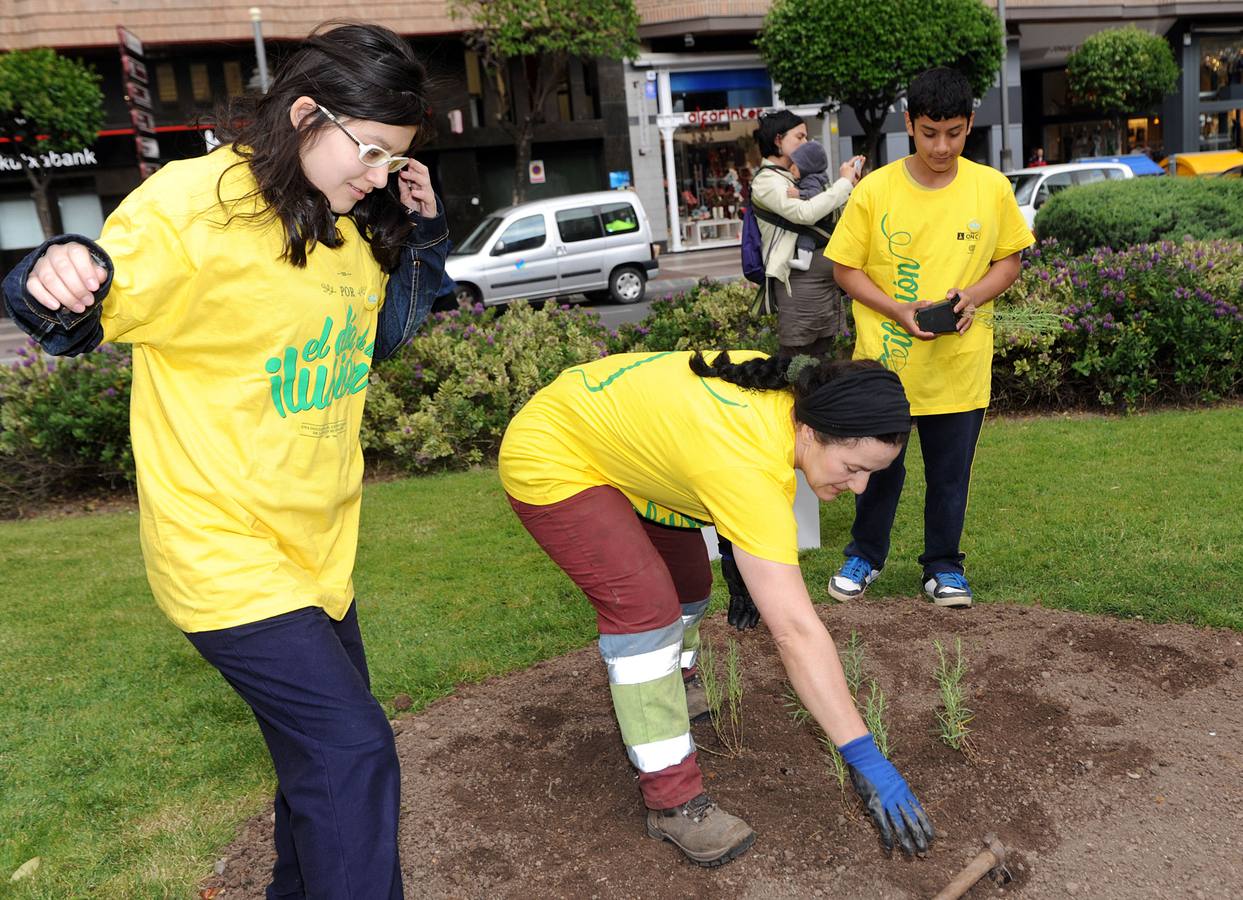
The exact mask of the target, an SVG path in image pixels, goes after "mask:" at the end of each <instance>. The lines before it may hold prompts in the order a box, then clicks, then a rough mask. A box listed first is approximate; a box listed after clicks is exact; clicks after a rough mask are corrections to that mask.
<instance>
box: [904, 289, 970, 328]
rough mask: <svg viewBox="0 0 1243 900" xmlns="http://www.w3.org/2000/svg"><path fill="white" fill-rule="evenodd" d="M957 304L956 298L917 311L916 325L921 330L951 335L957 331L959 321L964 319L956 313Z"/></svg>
mask: <svg viewBox="0 0 1243 900" xmlns="http://www.w3.org/2000/svg"><path fill="white" fill-rule="evenodd" d="M957 302H958V298H957V297H955V298H954V299H953V300H942V301H941V302H940V303H934V304H932V305H931V306H925V307H924V308H923V309H917V310H915V324H916V325H918V326H919V327H920V329H921V330H923V331H930V332H932V333H933V334H951V333H953V332H955V331H957V330H958V327H957V326H958V320H959V319H961V318H962V315H961V314H960V313H956V312H954V304H955V303H957Z"/></svg>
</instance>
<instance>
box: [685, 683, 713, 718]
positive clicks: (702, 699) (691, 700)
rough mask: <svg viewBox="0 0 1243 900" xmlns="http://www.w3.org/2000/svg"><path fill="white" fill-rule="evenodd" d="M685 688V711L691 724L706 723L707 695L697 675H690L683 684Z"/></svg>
mask: <svg viewBox="0 0 1243 900" xmlns="http://www.w3.org/2000/svg"><path fill="white" fill-rule="evenodd" d="M683 684H684V685H685V686H686V711H687V713H688V714H689V715H690V718H691V721H692V722H706V721H708V718H709V716H708V693H707V691H705V690H704V683H703V682H702V681H700V680H699V675H698V674H695V675H692V676H691V677H690V678H688V679H686V681H684V682H683Z"/></svg>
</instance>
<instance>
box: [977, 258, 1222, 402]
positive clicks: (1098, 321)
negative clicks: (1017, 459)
mask: <svg viewBox="0 0 1243 900" xmlns="http://www.w3.org/2000/svg"><path fill="white" fill-rule="evenodd" d="M998 303H999V304H1000V305H1001V308H1003V309H1004V308H1005V307H1006V306H1007V305H1014V306H1017V307H1019V308H1022V307H1029V306H1030V307H1033V308H1036V309H1041V310H1046V311H1052V312H1056V313H1058V314H1060V315H1061V316H1062V317H1063V321H1062V323H1061V333H1059V334H1055V335H1046V336H1044V337H1041V338H1022V337H1019V336H1016V335H1014V334H1009V335H1006V334H1004V333H1002V332H1001V331H998V333H997V335H996V337H995V339H994V345H995V357H994V363H993V395H994V398H995V399H996V401H997V402H998V405H1000V406H1002V407H1009V408H1016V407H1021V406H1025V405H1029V404H1035V405H1041V406H1065V405H1072V406H1083V405H1101V406H1106V407H1125V408H1126V409H1135V408H1138V407H1142V406H1145V405H1149V404H1154V403H1203V402H1214V401H1217V400H1221V399H1223V398H1231V397H1237V396H1239V394H1240V392H1241V390H1243V244H1240V243H1239V242H1237V241H1227V240H1216V241H1187V242H1182V243H1176V242H1172V241H1163V242H1160V243H1154V244H1138V245H1136V246H1132V247H1128V248H1126V249H1124V250H1113V249H1112V248H1110V247H1101V248H1098V249H1096V250H1093V251H1091V252H1089V253H1085V254H1082V255H1077V256H1076V255H1070V254H1067V253H1065V252H1062V251H1061V249H1060V248H1059V247H1058V246H1057V245H1056V243H1053V242H1046V243H1044V244H1042V245H1041V246H1040V247H1039V248H1035V249H1033V250H1032V251H1030V253H1029V254H1028V255H1027V257H1026V258H1025V259H1024V260H1023V270H1022V274H1021V276H1020V278H1019V280H1018V281H1017V282H1015V284H1014V286H1013V287H1011V288H1010V290H1009V291H1008V292H1007V293H1006V294H1005V295H1003V296H1002V297H1001V298H1000V299H999V300H998Z"/></svg>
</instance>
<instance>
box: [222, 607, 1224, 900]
mask: <svg viewBox="0 0 1243 900" xmlns="http://www.w3.org/2000/svg"><path fill="white" fill-rule="evenodd" d="M820 612H821V616H822V617H823V618H824V619H825V621H826V622H827V623H828V625H829V627H830V629H831V630H832V631H833V633H834V636H835V637H836V638H837V639H838V641H839V642H841V641H843V640H844V639H845V638H846V637H847V636H848V635H849V633H850V631H851V630H852V629H857V630H858V631H859V632H860V634H861V636H862V637H863V640H864V646H865V651H866V668H867V669H868V671H869V674H871V675H872V676H873V677H875V678H877V680H878V681H879V682H880V684H881V686H882V687H883V688H884V690H885V692H886V694H887V695H888V697H889V699H890V702H891V707H892V714H891V717H890V731H891V734H892V735H893V739H894V742H895V747H894V751H893V754H892V755H893V759H894V761H895V763H896V764H897V766H898V767H899V769H900V770H902V772H903V773H904V774H905V775H906V777H907V779H908V780H909V781H910V783H911V785H912V786H913V787H914V789H915V791H916V793H917V795H918V796H919V797H920V799H921V800H922V802H923V804H924V806H925V808H926V809H927V810H928V811H929V812H930V814H931V816H932V819H933V821H934V823H935V825H936V827H937V830H938V832H939V839H938V841H937V842H936V843H935V844H934V848H933V852H932V853H931V854H930V855H929V856H928V857H927V858H926V859H922V860H913V861H912V860H906V859H904V858H902V857H901V855H900V854H899V855H896V856H894V857H892V858H889V857H887V856H886V855H885V853H884V852H883V850H882V849H881V848H880V846H879V844H878V842H877V840H876V837H875V833H874V831H873V830H872V828H871V826H870V825H869V823H868V822H867V820H866V818H865V816H864V814H863V813H862V812H861V810H860V809H859V808H858V807H857V805H856V804H855V803H854V802H853V798H852V797H850V796H843V794H842V792H841V791H840V790H839V789H838V786H837V783H836V781H834V780H833V779H832V778H831V776H830V774H829V770H828V768H827V765H826V760H825V757H824V755H823V753H822V751H821V750H820V748H819V747H818V745H817V743H816V740H815V737H814V736H813V734H812V733H811V732H810V730H809V729H808V728H807V727H806V726H798V725H796V724H795V722H794V721H793V720H792V718H791V716H790V714H789V711H788V710H787V708H786V707H785V704H784V701H783V693H784V690H785V681H784V673H783V671H782V669H781V665H780V662H779V660H778V659H777V656H776V652H775V650H774V647H773V645H772V641H771V639H770V638H769V636H768V634H767V632H766V631H764V630H763V629H760V630H759V631H758V632H752V633H750V634H747V635H743V636H742V637H741V639H740V644H741V649H742V654H743V677H744V681H745V685H746V697H745V701H744V717H745V727H746V729H747V734H746V737H745V748H744V752H743V754H742V756H741V757H740V758H736V759H730V758H725V757H721V756H714V755H712V754H711V753H708V752H704V751H707V750H714V749H718V748H719V745H718V744H717V741H716V739H715V737H714V736H713V734H712V731H711V728H710V727H708V726H696V729H695V738H696V741H697V743H698V744H699V745H700V747H701V748H702V749H701V753H700V760H701V763H702V765H703V768H704V771H705V774H706V776H707V784H708V788H709V791H710V792H711V793H712V795H713V796H714V797H715V798H716V799H717V800H718V801H719V802H720V803H721V805H722V806H723V807H724V808H725V809H728V810H729V811H731V812H734V813H736V814H738V815H741V816H743V817H744V818H745V819H747V821H748V822H750V824H751V825H752V826H753V827H754V828H755V829H756V831H757V832H758V834H759V837H758V840H757V841H756V843H755V846H754V847H753V848H752V850H751V851H750V852H749V853H747V854H746V855H745V856H743V857H742V858H741V859H739V860H737V861H735V862H733V863H731V864H729V865H727V866H725V867H723V868H721V869H717V870H704V869H699V868H696V867H694V866H692V865H689V864H688V863H686V862H685V861H684V860H683V859H682V857H681V855H680V854H679V853H678V852H677V850H676V849H675V848H674V847H673V846H672V845H670V844H661V843H658V842H656V841H653V840H651V839H649V838H648V837H646V835H645V833H644V829H643V809H642V801H641V799H640V797H639V791H638V787H637V784H636V783H635V777H634V773H633V771H632V770H631V768H630V766H629V764H628V763H627V761H626V757H625V754H624V752H623V750H622V747H621V742H620V738H619V736H618V732H617V727H616V723H615V721H614V720H613V718H612V712H611V709H610V707H609V702H608V689H607V682H606V680H605V674H604V671H603V666H602V664H601V663H600V659H599V655H598V653H597V651H596V649H595V648H594V647H589V648H587V649H584V650H582V651H579V652H576V653H572V654H570V655H568V656H564V657H561V658H559V659H555V660H551V661H549V662H546V663H542V664H540V665H537V666H534V667H532V668H531V669H528V670H526V671H524V672H519V673H516V674H513V675H509V676H506V677H504V678H498V679H494V680H492V681H489V682H486V683H483V684H478V685H471V686H465V687H463V688H461V689H460V690H459V691H458V692H457V694H456V695H455V696H453V697H448V698H446V699H444V700H441V701H439V702H437V703H435V704H433V705H431V706H430V707H428V708H427V709H425V710H423V711H422V712H421V713H419V714H418V715H416V716H410V717H406V718H402V719H400V720H398V721H397V722H396V723H395V724H394V728H395V730H396V732H397V747H398V751H399V754H400V756H401V760H402V766H403V773H404V775H403V779H404V783H403V799H404V818H403V822H402V836H401V841H402V853H403V860H402V862H403V867H404V870H405V873H406V893H407V896H409V897H419V898H423V897H446V898H493V897H518V898H527V897H532V898H535V897H538V898H561V897H565V898H592V897H598V898H631V897H684V898H699V897H703V898H708V897H712V898H719V897H738V898H764V900H784V898H791V900H792V898H807V897H822V896H851V895H853V896H863V897H884V898H908V897H930V896H931V895H933V894H934V893H936V892H937V891H938V890H939V889H940V888H941V887H943V886H944V885H945V884H946V883H947V882H948V881H949V880H950V878H952V877H953V875H954V874H955V873H957V872H958V871H959V869H961V868H962V866H963V865H964V864H965V863H966V862H967V860H969V859H970V858H971V857H972V856H974V855H975V853H976V852H977V851H978V849H979V848H980V844H981V838H982V836H983V835H984V833H985V832H987V831H995V832H996V833H997V835H998V837H999V838H1000V840H1001V841H1002V843H1003V844H1004V845H1005V846H1006V847H1007V848H1009V850H1010V854H1011V855H1010V858H1009V867H1010V870H1011V872H1012V873H1013V876H1014V881H1013V882H1012V883H1010V884H1009V885H1007V886H1005V887H1004V888H999V887H996V886H994V885H993V884H992V883H991V882H989V881H988V880H984V881H981V882H980V883H979V884H977V885H976V887H975V888H974V889H973V890H972V891H971V892H970V893H969V894H968V895H967V896H968V897H976V898H979V897H986V896H994V895H996V896H1022V897H1058V898H1061V897H1068V896H1079V897H1091V898H1106V900H1108V898H1119V900H1122V898H1125V900H1133V898H1137V897H1175V896H1177V897H1183V896H1186V897H1223V896H1230V895H1234V896H1238V893H1237V892H1238V886H1239V885H1240V884H1243V837H1241V835H1243V751H1241V750H1240V747H1241V746H1243V704H1240V702H1239V698H1240V697H1243V640H1241V636H1240V635H1238V634H1235V633H1233V632H1229V631H1217V630H1209V629H1197V628H1192V627H1189V626H1183V625H1149V624H1145V623H1141V622H1132V621H1120V620H1116V619H1108V618H1102V617H1096V616H1084V615H1079V614H1075V613H1067V612H1060V611H1054V610H1046V609H1041V608H1026V607H1009V606H1002V605H983V606H977V607H976V608H974V609H972V610H970V611H967V612H954V611H947V610H938V609H935V608H933V607H931V606H929V605H927V604H924V603H920V602H918V601H914V600H910V599H896V600H870V601H867V602H862V603H856V604H850V605H843V606H825V607H822V608H821V610H820ZM704 634H705V637H706V638H707V639H709V640H711V641H713V642H714V643H715V644H717V645H718V647H719V646H722V645H723V644H724V641H725V639H726V638H727V637H729V636H732V632H731V631H730V629H729V628H728V626H727V625H726V624H725V621H724V619H723V617H721V616H716V617H713V618H711V619H709V620H708V621H707V622H705V625H704ZM955 636H959V637H961V638H962V641H963V648H964V652H965V654H966V656H967V658H968V661H969V665H970V667H969V673H968V675H967V678H966V684H967V687H968V690H969V705H970V706H971V707H972V708H973V709H974V710H975V711H976V718H975V721H974V723H973V727H974V729H975V740H976V747H977V752H978V758H977V759H976V760H974V761H968V760H966V759H964V758H963V757H962V756H961V755H960V754H958V753H956V752H954V751H952V750H950V749H948V748H947V747H945V746H943V745H942V744H941V743H939V742H938V740H937V739H936V737H935V736H934V735H933V734H932V729H933V727H934V718H933V717H934V710H935V704H936V692H935V684H934V682H933V680H932V670H933V667H934V665H935V654H934V652H933V650H932V641H933V639H934V638H939V639H940V640H941V641H942V642H945V641H946V640H948V641H950V642H951V643H952V641H953V639H954V637H955ZM847 790H848V792H849V788H848V789H847ZM225 859H226V866H225V870H224V874H223V876H221V877H216V878H213V879H211V880H210V881H209V882H207V884H208V885H210V886H214V887H220V888H222V891H221V893H220V894H218V895H217V896H218V897H222V898H229V900H231V898H235V897H261V896H262V894H263V887H264V885H265V884H266V877H267V870H268V867H269V866H270V865H271V825H270V817H269V816H266V815H265V816H261V817H257V818H256V819H254V820H252V821H251V822H250V823H248V824H247V825H246V826H245V827H244V829H243V833H242V834H241V836H240V837H239V839H238V841H237V842H236V843H235V844H234V845H233V846H232V847H230V848H228V850H227V851H226V853H225ZM1230 885H1234V887H1233V888H1231V887H1230Z"/></svg>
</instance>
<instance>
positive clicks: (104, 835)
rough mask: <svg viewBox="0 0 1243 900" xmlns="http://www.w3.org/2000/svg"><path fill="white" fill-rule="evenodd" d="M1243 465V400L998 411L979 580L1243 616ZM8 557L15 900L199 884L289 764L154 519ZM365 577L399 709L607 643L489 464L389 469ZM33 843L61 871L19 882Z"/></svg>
mask: <svg viewBox="0 0 1243 900" xmlns="http://www.w3.org/2000/svg"><path fill="white" fill-rule="evenodd" d="M909 457H910V458H909V462H910V470H911V471H910V473H909V476H908V479H909V480H908V484H909V485H911V486H914V487H918V486H920V485H921V483H922V473H921V470H920V466H919V453H918V451H917V448H915V447H912V452H911V453H910V454H909ZM1241 472H1243V409H1239V408H1222V409H1216V410H1212V411H1198V412H1168V413H1159V414H1153V415H1145V416H1134V417H1130V418H1125V419H1118V418H1103V417H1068V418H1041V419H1025V420H992V421H989V422H988V423H987V424H986V425H985V431H984V435H983V437H982V439H981V442H980V452H979V456H978V460H977V464H976V470H975V479H974V486H973V494H972V498H971V508H970V511H969V513H968V522H967V532H966V535H965V538H964V550H965V551H966V552H967V553H968V554H969V560H968V565H969V570H968V574H969V575H970V576H971V578H972V585H973V587H974V588H975V590H976V593H977V595H978V597H979V598H980V600H982V601H1008V602H1018V603H1037V602H1038V603H1042V604H1045V605H1049V606H1059V607H1065V608H1070V609H1079V610H1084V611H1091V612H1109V613H1116V614H1121V615H1142V616H1143V617H1144V618H1145V619H1148V620H1150V621H1166V620H1174V621H1187V622H1194V623H1197V624H1202V625H1217V626H1227V627H1231V628H1236V629H1240V630H1243V606H1241V604H1240V602H1239V600H1238V597H1237V589H1238V586H1239V585H1240V584H1243V551H1241V550H1240V547H1239V542H1238V523H1239V510H1240V509H1241V508H1243V475H1240V473H1241ZM919 497H920V492H919V491H918V490H912V491H909V492H908V495H907V496H906V497H905V498H904V501H903V504H902V508H901V510H900V511H899V518H898V524H897V527H896V529H895V534H894V551H893V556H892V560H891V562H890V564H889V566H888V568H887V569H886V570H885V573H884V575H883V576H882V578H881V580H880V581H879V582H877V584H876V586H875V588H874V589H873V590H874V591H875V592H877V593H880V594H885V595H889V594H907V595H910V594H913V593H914V592H915V590H916V585H917V582H918V577H919V568H918V565H917V563H916V562H915V558H916V557H917V556H918V555H919V549H920V546H919V545H920V540H921V529H922V525H921V521H922V517H921V515H920V508H919ZM851 510H852V506H851V504H850V502H849V501H848V500H843V501H839V502H838V503H835V504H830V505H827V506H825V507H823V512H822V531H823V535H824V542H825V545H826V549H825V550H822V551H813V552H810V553H808V554H806V556H805V560H804V564H805V568H806V572H807V578H808V581H809V583H810V585H811V587H812V593H813V595H814V596H823V594H824V587H823V586H824V583H825V581H826V580H827V578H828V576H829V574H830V573H831V571H832V569H833V568H835V567H836V565H837V564H838V562H839V560H840V546H841V544H842V543H843V542H844V539H845V535H846V533H847V530H848V528H849V524H850V518H851ZM0 568H2V570H3V572H4V573H5V579H4V583H3V585H2V586H0V709H2V710H3V713H2V715H0V896H5V897H8V896H12V897H21V898H31V897H39V898H62V897H68V896H74V897H77V896H84V895H88V894H94V895H97V896H101V897H126V898H131V897H165V896H174V897H185V896H190V895H191V894H192V893H193V891H192V888H193V886H194V884H195V883H196V882H197V880H198V879H199V878H201V877H202V876H203V875H204V874H206V873H207V872H209V871H210V868H211V864H212V862H213V860H214V859H215V858H216V855H217V853H218V851H219V849H220V848H221V847H222V846H223V845H225V844H226V843H228V842H229V840H230V839H231V838H232V835H233V833H234V829H235V828H236V827H237V825H238V823H239V822H240V821H242V820H243V819H245V818H246V817H247V816H249V815H252V814H254V813H256V812H258V811H260V810H261V809H263V808H264V807H265V806H266V803H267V794H268V792H269V790H270V789H271V773H270V770H269V765H268V762H267V757H266V752H265V751H264V749H263V747H262V744H261V742H260V740H259V733H258V729H257V728H255V726H254V724H253V722H252V720H251V717H250V713H249V711H248V710H247V709H246V708H245V707H244V706H243V705H242V703H241V701H240V700H238V699H236V698H235V696H234V695H233V694H232V692H231V691H229V690H228V689H227V688H226V687H225V685H224V683H223V682H222V681H221V680H220V678H219V677H218V676H217V675H216V673H215V672H214V670H212V669H211V668H210V667H209V666H207V665H206V664H205V663H203V662H202V661H201V660H199V658H198V657H197V655H196V654H195V653H194V652H193V650H192V648H191V647H190V645H189V644H188V643H187V642H186V641H185V640H184V639H183V638H182V637H181V636H180V635H179V634H178V633H177V632H176V631H175V630H174V629H173V628H172V627H171V626H170V625H168V624H167V622H165V620H164V619H163V618H162V616H161V615H160V614H159V612H158V611H157V610H156V608H155V606H154V603H153V601H152V600H151V598H150V595H149V593H148V590H147V586H146V581H145V578H144V575H143V572H142V564H141V560H140V557H139V550H138V537H137V521H136V516H135V514H134V513H113V514H106V515H93V516H84V517H80V518H68V519H65V518H61V519H44V520H37V521H32V522H8V523H0ZM356 582H357V587H358V592H359V596H360V601H359V609H360V615H361V618H362V624H363V630H364V634H365V635H366V637H367V643H368V648H369V653H370V660H371V668H372V676H373V681H374V687H375V692H376V695H377V696H378V697H380V698H381V700H383V701H384V702H386V703H388V702H390V701H391V699H392V697H393V696H394V695H395V694H397V693H408V694H410V695H411V696H412V697H413V698H414V700H415V706H416V708H418V707H420V706H422V705H424V704H426V703H427V702H429V701H430V700H432V699H434V698H436V697H439V696H442V695H444V694H445V693H447V692H449V691H451V690H452V688H453V686H454V684H456V683H457V682H459V681H462V680H464V679H471V680H474V679H479V678H483V677H486V676H488V675H492V674H496V673H501V672H506V671H510V670H512V669H516V668H521V667H524V666H526V665H529V664H530V663H531V662H533V661H535V660H538V659H542V658H545V657H548V656H553V655H556V654H558V653H561V652H564V651H566V650H568V649H570V648H574V647H579V646H582V645H584V644H585V643H587V642H588V641H590V640H591V639H592V638H593V637H594V630H593V616H592V614H591V612H590V610H589V608H588V606H587V604H586V602H585V601H583V600H582V599H581V598H580V597H579V595H578V594H577V592H576V591H575V590H574V589H573V588H572V586H571V585H570V584H569V582H568V581H567V580H566V579H565V578H564V577H563V576H561V574H560V573H559V572H557V571H556V570H555V569H554V568H553V567H552V565H551V564H550V563H549V562H548V561H547V560H546V559H545V558H544V557H543V556H542V555H541V554H540V552H539V551H538V549H537V548H536V547H535V545H534V543H533V542H532V541H531V540H530V539H529V538H528V537H527V536H526V534H525V533H524V532H522V531H521V529H520V527H519V526H518V524H517V521H516V519H515V518H514V516H513V515H512V513H511V512H510V510H509V508H508V505H507V504H506V503H505V501H504V498H503V496H502V495H501V492H500V488H499V485H498V483H497V480H496V476H495V472H493V471H491V470H480V471H475V472H467V473H460V474H453V475H444V476H437V477H429V478H420V479H410V480H404V481H397V482H391V483H385V484H374V485H370V486H369V487H368V488H367V492H366V501H365V504H364V514H363V533H362V540H361V547H360V555H359V562H358V570H357V577H356ZM718 600H719V597H718ZM34 856H39V857H41V859H42V866H41V868H40V869H39V870H38V871H37V872H36V873H35V874H34V875H32V876H30V877H29V878H28V879H25V880H23V881H22V882H19V883H18V884H16V885H13V884H9V882H8V878H9V874H10V873H11V872H12V871H13V870H14V869H16V868H17V867H18V866H19V865H20V864H21V863H23V862H24V861H26V860H27V859H29V858H31V857H34Z"/></svg>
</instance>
